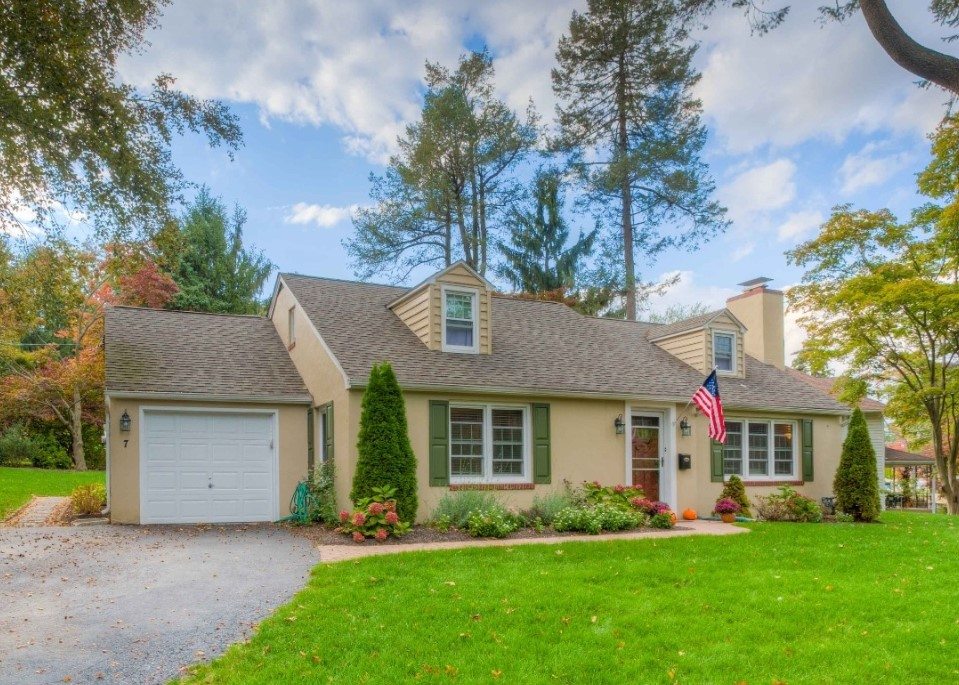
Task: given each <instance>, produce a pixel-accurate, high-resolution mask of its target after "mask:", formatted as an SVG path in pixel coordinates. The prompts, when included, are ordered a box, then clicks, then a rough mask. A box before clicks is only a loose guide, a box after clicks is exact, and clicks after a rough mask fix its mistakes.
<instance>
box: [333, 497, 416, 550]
mask: <svg viewBox="0 0 959 685" xmlns="http://www.w3.org/2000/svg"><path fill="white" fill-rule="evenodd" d="M395 495H396V489H395V488H392V487H388V486H386V487H376V488H373V494H372V495H371V496H370V497H364V498H363V499H360V500H357V501H356V502H355V503H354V508H353V511H352V512H349V511H346V510H343V511H341V512H340V516H339V518H340V527H339V528H337V530H338V531H339V532H341V533H347V534H350V535H352V536H353V540H355V541H356V542H363V541H364V540H365V539H367V538H373V539H375V540H377V541H379V542H382V541H383V540H386V538H388V537H389V536H390V535H393V536H394V537H401V536H403V535H406V533H408V532H409V530H410V524H409V523H406V522H404V521H401V520H400V516H399V513H398V512H397V507H398V505H397V502H396V499H395Z"/></svg>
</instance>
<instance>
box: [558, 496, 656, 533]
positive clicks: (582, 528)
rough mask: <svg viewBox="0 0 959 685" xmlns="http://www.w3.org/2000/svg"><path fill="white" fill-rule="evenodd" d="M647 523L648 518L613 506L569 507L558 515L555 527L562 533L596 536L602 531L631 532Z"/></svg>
mask: <svg viewBox="0 0 959 685" xmlns="http://www.w3.org/2000/svg"><path fill="white" fill-rule="evenodd" d="M645 522H646V517H645V516H644V515H643V514H641V513H639V512H637V511H633V510H627V509H622V508H621V507H619V506H615V505H612V504H597V505H596V506H593V507H576V506H574V507H567V508H566V509H563V510H562V511H560V512H559V513H558V514H557V515H556V519H555V520H554V521H553V527H554V528H555V529H556V530H558V531H560V532H564V531H576V532H582V533H589V534H590V535H596V534H597V533H601V532H602V531H604V530H605V531H617V530H629V529H632V528H638V527H640V526H641V525H643V524H644V523H645Z"/></svg>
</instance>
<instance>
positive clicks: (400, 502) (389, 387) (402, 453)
mask: <svg viewBox="0 0 959 685" xmlns="http://www.w3.org/2000/svg"><path fill="white" fill-rule="evenodd" d="M357 451H358V453H359V456H358V458H357V462H356V472H355V474H354V476H353V490H352V492H351V493H350V499H352V500H353V501H354V502H358V501H360V500H363V499H366V498H369V497H372V495H373V490H374V488H378V487H383V486H389V487H391V488H393V489H394V490H395V491H396V511H397V513H398V514H399V516H400V519H401V520H403V521H415V520H416V509H417V506H418V501H417V495H416V457H415V456H414V455H413V448H412V446H411V445H410V436H409V430H408V427H407V424H406V404H405V402H404V401H403V392H402V390H400V384H399V383H398V382H397V380H396V374H394V373H393V368H392V367H391V366H390V365H389V363H386V362H384V363H383V364H376V365H374V366H373V368H372V370H371V371H370V378H369V381H368V383H367V386H366V392H364V393H363V403H362V412H361V414H360V432H359V437H358V440H357Z"/></svg>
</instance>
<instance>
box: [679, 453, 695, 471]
mask: <svg viewBox="0 0 959 685" xmlns="http://www.w3.org/2000/svg"><path fill="white" fill-rule="evenodd" d="M691 468H693V457H692V455H691V454H680V455H679V470H680V471H685V470H686V469H691Z"/></svg>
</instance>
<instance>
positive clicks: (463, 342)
mask: <svg viewBox="0 0 959 685" xmlns="http://www.w3.org/2000/svg"><path fill="white" fill-rule="evenodd" d="M492 293H493V287H492V285H491V284H490V282H489V281H487V280H486V279H485V278H483V277H482V276H480V275H479V274H478V273H476V271H474V270H473V269H472V268H470V267H469V265H468V264H466V263H465V262H456V263H455V264H453V265H451V266H449V267H447V268H445V269H443V270H442V271H440V272H439V273H437V274H434V275H433V276H430V277H429V278H428V279H426V280H425V281H423V282H422V283H420V284H419V285H416V286H414V287H413V288H410V289H409V290H408V291H406V292H405V293H403V294H402V295H401V296H400V297H398V298H397V299H395V300H394V301H393V302H391V303H390V305H389V307H390V309H391V310H393V313H394V314H396V315H397V316H398V317H399V318H400V320H401V321H402V322H403V323H405V324H406V326H407V327H408V328H409V329H410V330H411V331H413V333H415V334H416V336H417V337H418V338H419V339H420V340H421V341H423V344H424V345H426V346H427V347H429V348H430V349H431V350H439V351H442V352H450V353H453V354H491V353H492V351H493V334H492V325H491V321H490V319H491V316H490V314H491V309H492V306H491V302H490V299H491V296H492Z"/></svg>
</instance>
